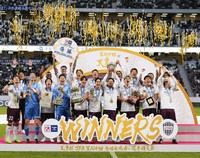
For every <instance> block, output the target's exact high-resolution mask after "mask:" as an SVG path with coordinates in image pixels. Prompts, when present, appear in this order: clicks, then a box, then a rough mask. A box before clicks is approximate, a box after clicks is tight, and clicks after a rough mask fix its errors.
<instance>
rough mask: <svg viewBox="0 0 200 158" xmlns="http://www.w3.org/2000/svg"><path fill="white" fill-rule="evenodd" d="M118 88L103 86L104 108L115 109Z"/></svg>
mask: <svg viewBox="0 0 200 158" xmlns="http://www.w3.org/2000/svg"><path fill="white" fill-rule="evenodd" d="M118 95H119V94H118V88H116V87H112V88H109V87H107V86H105V87H104V97H103V108H104V110H116V109H117V97H118Z"/></svg>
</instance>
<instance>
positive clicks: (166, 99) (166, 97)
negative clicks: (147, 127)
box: [159, 79, 178, 144]
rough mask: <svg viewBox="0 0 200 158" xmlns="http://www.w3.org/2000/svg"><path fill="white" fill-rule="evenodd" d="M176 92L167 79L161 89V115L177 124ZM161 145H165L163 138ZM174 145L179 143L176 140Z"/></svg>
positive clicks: (160, 141)
mask: <svg viewBox="0 0 200 158" xmlns="http://www.w3.org/2000/svg"><path fill="white" fill-rule="evenodd" d="M174 91H176V88H175V87H174V86H173V85H172V84H171V81H170V80H169V79H165V80H164V82H163V87H162V88H161V89H160V101H161V106H160V115H161V116H162V117H163V119H172V120H174V121H175V122H176V113H175V107H174V106H175V102H174V98H175V96H174ZM159 143H160V144H161V143H163V139H162V138H161V139H160V140H159ZM172 143H173V144H177V143H178V142H177V140H176V139H175V138H174V139H173V140H172Z"/></svg>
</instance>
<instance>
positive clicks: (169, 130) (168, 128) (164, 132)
mask: <svg viewBox="0 0 200 158" xmlns="http://www.w3.org/2000/svg"><path fill="white" fill-rule="evenodd" d="M160 130H161V131H160V134H161V136H162V137H163V138H165V139H172V138H174V137H175V136H176V134H177V132H178V126H177V124H176V122H175V121H173V120H171V119H165V120H163V122H162V124H161V129H160Z"/></svg>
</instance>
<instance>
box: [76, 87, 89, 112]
mask: <svg viewBox="0 0 200 158" xmlns="http://www.w3.org/2000/svg"><path fill="white" fill-rule="evenodd" d="M78 93H79V95H81V96H82V98H83V97H84V96H85V95H86V93H89V90H88V89H87V88H86V87H84V88H82V87H79V92H78ZM74 109H75V110H88V101H87V100H85V101H84V102H79V103H75V104H74Z"/></svg>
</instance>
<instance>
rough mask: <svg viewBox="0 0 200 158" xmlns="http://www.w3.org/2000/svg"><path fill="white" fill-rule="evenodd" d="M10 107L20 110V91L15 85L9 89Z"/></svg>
mask: <svg viewBox="0 0 200 158" xmlns="http://www.w3.org/2000/svg"><path fill="white" fill-rule="evenodd" d="M8 97H9V102H8V107H10V108H11V109H18V108H19V98H20V89H19V87H16V86H14V85H10V86H9V87H8Z"/></svg>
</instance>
